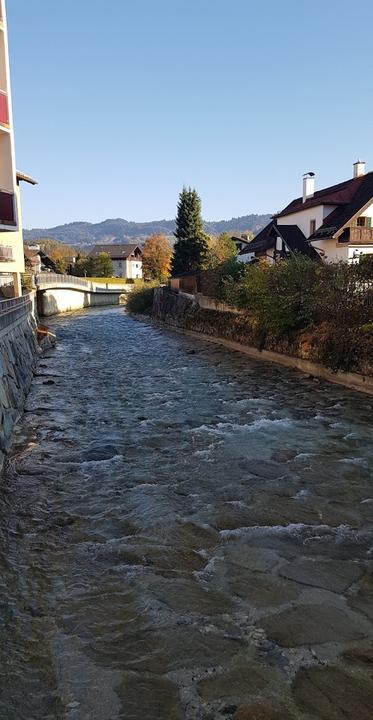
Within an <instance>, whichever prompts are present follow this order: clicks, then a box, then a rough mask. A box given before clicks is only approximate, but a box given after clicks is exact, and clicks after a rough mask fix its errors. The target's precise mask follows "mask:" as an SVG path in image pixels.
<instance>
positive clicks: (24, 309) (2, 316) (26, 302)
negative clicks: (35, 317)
mask: <svg viewBox="0 0 373 720" xmlns="http://www.w3.org/2000/svg"><path fill="white" fill-rule="evenodd" d="M33 309H34V308H33V293H27V295H23V296H22V297H19V298H10V299H9V300H0V331H1V330H4V329H5V328H7V327H9V325H12V324H13V323H14V322H15V321H16V320H19V318H21V317H25V316H26V315H31V313H32V312H33Z"/></svg>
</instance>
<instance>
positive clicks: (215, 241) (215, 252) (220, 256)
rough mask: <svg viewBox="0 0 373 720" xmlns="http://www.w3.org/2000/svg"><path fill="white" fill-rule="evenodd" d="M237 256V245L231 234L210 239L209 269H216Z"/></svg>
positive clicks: (207, 263) (222, 234)
mask: <svg viewBox="0 0 373 720" xmlns="http://www.w3.org/2000/svg"><path fill="white" fill-rule="evenodd" d="M236 255H237V248H236V243H235V242H234V240H232V237H231V235H230V233H221V235H218V236H217V237H210V238H209V240H208V255H207V262H206V265H207V267H209V268H213V269H214V268H216V267H218V266H219V265H221V264H222V263H225V262H226V261H227V260H230V259H231V258H234V257H236Z"/></svg>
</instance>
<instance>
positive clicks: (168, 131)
mask: <svg viewBox="0 0 373 720" xmlns="http://www.w3.org/2000/svg"><path fill="white" fill-rule="evenodd" d="M7 7H8V25H9V36H10V48H11V70H12V81H13V104H14V114H15V127H16V152H17V165H18V168H19V169H21V170H22V171H24V172H27V173H30V174H32V175H34V176H35V177H36V178H37V180H38V181H39V186H38V187H37V188H35V189H31V188H24V221H25V226H26V227H31V226H34V227H35V226H38V227H48V226H51V225H56V224H60V223H63V222H70V221H72V220H89V221H92V222H97V221H100V220H103V219H105V218H111V217H124V218H126V219H128V220H138V221H141V220H153V219H161V218H171V217H174V215H175V206H176V202H177V196H178V192H179V190H180V189H181V186H182V185H183V184H184V183H185V184H188V185H189V184H190V185H193V186H195V187H196V188H197V190H198V192H199V193H200V195H201V198H202V204H203V213H204V217H205V218H206V219H215V220H218V219H223V218H224V219H228V218H230V217H232V216H237V215H244V214H246V213H250V212H274V211H276V210H278V209H280V208H281V206H283V205H284V204H285V203H287V202H288V200H289V199H291V198H292V197H294V196H296V195H299V194H300V184H301V175H302V173H304V172H306V171H308V170H314V171H315V172H316V173H317V184H318V186H319V187H322V186H325V185H328V184H333V183H334V182H339V181H341V180H344V179H346V178H347V177H350V175H351V173H352V163H353V161H354V160H356V159H357V157H358V156H359V155H360V156H362V158H363V159H364V160H366V161H367V166H368V169H373V133H372V125H373V97H372V93H373V91H372V82H371V76H372V74H371V71H372V64H373V63H372V27H373V3H372V2H371V0H360V2H359V3H357V2H356V0H338V2H337V0H312V2H303V1H302V0H281V1H280V0H255V2H252V0H229V1H227V0H106V2H105V1H104V0H63V2H60V1H59V0H7Z"/></svg>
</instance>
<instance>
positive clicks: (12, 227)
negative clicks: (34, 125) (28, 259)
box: [0, 0, 36, 297]
mask: <svg viewBox="0 0 373 720" xmlns="http://www.w3.org/2000/svg"><path fill="white" fill-rule="evenodd" d="M0 159H1V162H0V285H8V284H10V283H11V284H13V294H14V295H15V296H16V297H18V296H20V295H21V294H22V287H21V277H20V274H21V273H22V272H24V270H25V265H24V256H23V236H22V212H21V201H20V187H19V186H20V183H21V182H22V181H23V182H27V183H31V184H32V185H35V184H36V183H35V180H33V179H32V178H30V177H29V176H28V175H23V174H22V173H17V172H16V165H15V151H14V131H13V114H12V98H11V86H10V72H9V51H8V33H7V23H6V12H5V0H0Z"/></svg>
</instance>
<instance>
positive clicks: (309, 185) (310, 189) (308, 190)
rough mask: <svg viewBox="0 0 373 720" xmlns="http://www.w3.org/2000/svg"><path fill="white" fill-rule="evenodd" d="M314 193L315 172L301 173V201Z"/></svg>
mask: <svg viewBox="0 0 373 720" xmlns="http://www.w3.org/2000/svg"><path fill="white" fill-rule="evenodd" d="M314 194H315V173H306V175H303V202H306V200H309V198H312V197H313V196H314Z"/></svg>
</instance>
